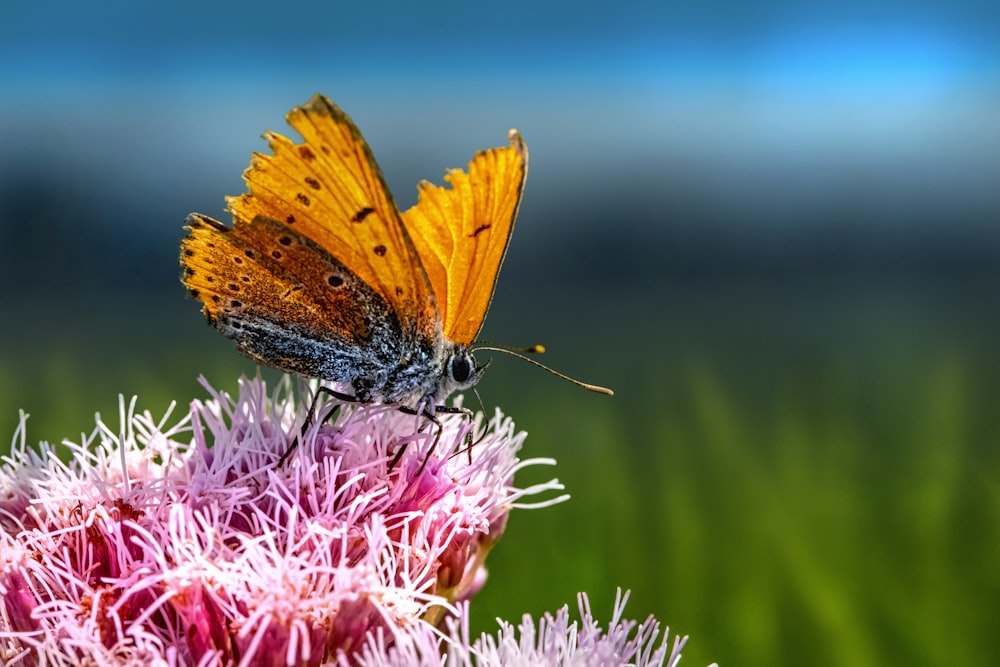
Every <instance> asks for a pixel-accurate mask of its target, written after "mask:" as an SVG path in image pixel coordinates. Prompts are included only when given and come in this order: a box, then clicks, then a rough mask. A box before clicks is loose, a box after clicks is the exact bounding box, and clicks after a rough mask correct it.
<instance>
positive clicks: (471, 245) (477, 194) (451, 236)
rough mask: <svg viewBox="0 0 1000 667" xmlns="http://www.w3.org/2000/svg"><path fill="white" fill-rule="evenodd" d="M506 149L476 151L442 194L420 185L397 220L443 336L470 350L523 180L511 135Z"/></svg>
mask: <svg viewBox="0 0 1000 667" xmlns="http://www.w3.org/2000/svg"><path fill="white" fill-rule="evenodd" d="M508 137H509V140H510V145H509V146H506V147H503V148H491V149H489V150H486V151H480V152H479V153H477V154H476V156H475V157H474V158H473V159H472V161H471V162H470V163H469V168H468V172H464V171H462V170H461V169H454V170H451V171H450V172H449V173H448V174H446V175H445V180H446V181H448V183H449V184H450V185H451V187H450V188H448V187H441V186H435V185H432V184H430V183H427V182H424V183H421V184H420V185H419V186H418V190H419V193H420V198H419V200H418V201H417V204H416V205H415V206H413V207H412V208H410V209H409V210H408V211H406V212H405V213H403V222H404V224H405V225H406V228H407V230H408V231H409V233H410V236H411V237H412V238H413V243H414V245H415V246H416V248H417V252H418V254H419V255H420V258H421V260H422V262H423V265H424V268H425V270H426V271H427V276H428V278H429V279H430V282H431V285H432V286H433V289H434V293H435V295H436V296H437V302H438V309H439V311H440V314H441V321H442V328H443V331H444V334H445V336H446V337H447V338H449V339H450V340H452V341H454V342H456V343H461V344H469V343H471V342H472V341H473V340H474V339H475V337H476V336H477V335H478V334H479V330H480V329H481V328H482V325H483V321H484V320H485V318H486V311H487V310H488V309H489V306H490V301H491V300H492V298H493V291H494V288H495V286H496V280H497V275H498V273H499V271H500V265H501V264H502V263H503V258H504V255H505V254H506V252H507V245H508V243H509V242H510V235H511V232H512V231H513V230H514V221H515V219H516V218H517V211H518V208H519V207H520V204H521V195H522V193H523V191H524V183H525V179H526V178H527V176H528V149H527V147H526V146H525V144H524V139H523V138H522V137H521V135H520V134H519V133H518V132H517V130H511V131H510V132H509V133H508Z"/></svg>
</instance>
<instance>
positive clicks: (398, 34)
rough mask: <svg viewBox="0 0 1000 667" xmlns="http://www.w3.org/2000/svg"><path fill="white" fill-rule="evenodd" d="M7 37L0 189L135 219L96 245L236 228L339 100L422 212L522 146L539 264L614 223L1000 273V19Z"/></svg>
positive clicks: (589, 6)
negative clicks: (273, 162)
mask: <svg viewBox="0 0 1000 667" xmlns="http://www.w3.org/2000/svg"><path fill="white" fill-rule="evenodd" d="M2 16H3V21H2V24H3V39H0V90H2V94H0V132H3V135H4V137H5V149H4V151H2V152H0V182H2V183H6V186H7V187H8V189H9V190H10V192H11V193H13V194H12V195H11V196H12V197H13V198H14V200H17V201H19V200H18V199H17V197H18V196H19V195H18V193H19V192H22V191H23V190H24V189H25V184H27V185H29V186H30V183H31V179H32V178H34V176H32V174H35V173H42V174H56V175H57V182H58V183H59V185H60V188H62V189H63V190H65V191H66V192H68V193H76V192H83V193H86V195H87V196H88V197H92V198H93V202H92V204H91V208H95V207H98V206H100V207H101V208H104V209H108V208H110V209H113V210H115V211H118V213H117V215H115V216H111V217H107V216H102V217H94V219H93V220H89V221H87V222H86V224H84V225H83V228H84V229H87V230H95V233H100V230H101V229H113V228H114V227H115V225H116V224H129V225H136V224H139V225H140V229H142V230H143V231H144V233H148V234H151V235H152V237H154V238H155V237H157V235H160V236H163V235H167V234H170V235H176V234H179V231H178V230H179V225H176V224H174V223H175V222H176V220H177V219H181V218H182V217H183V215H184V214H185V213H186V212H188V211H189V210H204V211H206V212H208V213H215V214H220V215H221V213H222V212H221V208H222V195H223V194H227V193H237V192H239V191H241V189H242V185H241V183H240V179H239V174H240V172H241V171H242V169H243V168H244V167H245V165H246V164H247V160H248V157H249V153H250V151H252V150H261V149H263V144H262V142H261V141H260V139H259V135H260V133H261V131H263V130H264V129H268V128H269V129H275V130H279V131H281V130H283V128H284V123H283V121H282V117H283V115H284V113H285V112H286V111H287V110H288V109H289V108H290V107H291V106H294V105H296V104H300V103H302V102H304V101H305V100H306V99H308V97H309V96H310V95H311V94H312V93H313V92H316V91H322V92H324V93H326V94H327V95H329V96H330V97H332V98H333V99H334V100H335V101H337V102H338V103H339V104H340V105H341V106H343V107H344V108H345V109H346V110H347V111H348V112H349V113H350V114H351V115H352V116H353V117H354V119H355V121H357V123H358V124H359V125H360V126H361V128H362V130H363V131H364V132H365V135H366V137H367V138H368V139H369V141H370V142H371V143H372V146H373V148H374V150H375V153H376V156H377V157H378V158H379V160H380V163H381V164H382V167H383V169H384V170H385V171H386V174H387V178H388V180H389V183H390V186H391V187H392V189H393V191H394V193H395V194H396V197H397V200H398V201H400V203H401V204H403V205H406V204H408V203H410V202H411V201H412V199H413V197H414V193H415V190H414V184H415V183H416V181H417V180H419V179H421V178H428V179H431V180H437V179H439V178H440V175H441V174H442V173H443V171H444V169H445V168H446V167H454V166H461V165H463V164H464V163H465V161H466V160H467V159H468V157H469V156H470V155H471V154H472V152H473V151H475V150H477V149H479V148H484V147H486V146H489V145H494V144H497V143H503V140H504V136H505V134H504V133H505V131H506V129H507V128H508V127H511V126H516V127H518V128H519V129H520V130H521V131H522V132H523V133H524V135H525V137H526V138H527V141H528V145H529V148H530V149H531V153H532V175H531V178H530V180H529V186H528V192H527V199H526V202H525V208H524V209H523V213H522V216H523V219H527V220H530V221H531V222H530V224H525V225H524V226H523V227H524V228H526V230H528V231H524V232H519V236H520V235H521V234H526V235H528V236H529V239H530V238H531V235H532V234H535V235H536V236H535V238H534V242H535V243H536V244H541V243H543V242H544V241H545V239H546V238H548V237H547V236H546V235H547V234H548V235H550V236H551V235H558V234H562V233H563V230H564V229H565V228H566V226H567V225H575V226H576V229H577V230H578V231H579V233H580V234H581V235H584V236H586V235H587V234H588V233H591V232H593V234H594V235H595V236H594V238H595V239H597V241H595V242H597V243H599V242H600V233H601V231H602V230H603V229H605V228H606V227H607V218H608V216H609V215H612V214H614V212H618V214H619V218H620V219H616V220H615V224H616V225H619V226H621V225H624V226H627V227H630V228H634V229H635V230H637V232H639V233H642V234H647V233H648V234H650V235H651V236H650V238H651V239H652V240H651V241H650V244H654V245H655V244H656V243H662V244H664V245H665V246H667V247H670V248H674V247H685V245H684V244H688V245H687V247H690V248H701V247H703V246H711V244H712V243H715V242H716V239H719V238H724V239H729V242H730V243H734V244H735V246H737V247H755V246H754V243H756V244H761V245H762V246H763V247H764V248H765V250H767V251H769V252H772V251H773V252H775V253H778V254H779V255H780V254H781V253H784V252H786V251H787V252H793V251H792V250H789V248H790V245H789V244H792V245H794V244H797V243H802V242H805V243H810V242H813V240H816V241H815V242H816V243H820V242H821V241H822V239H824V238H826V237H828V236H830V235H835V234H838V233H841V232H843V233H844V234H854V235H856V236H857V237H858V238H859V239H860V240H859V244H861V245H863V243H865V242H867V240H869V239H872V238H874V239H881V241H879V242H878V243H881V244H882V245H880V246H879V247H895V246H894V244H896V245H898V243H897V238H896V237H897V236H900V235H901V236H904V237H905V238H906V239H918V240H920V239H923V240H922V241H920V242H921V243H925V244H927V245H928V247H941V245H940V242H939V241H940V238H939V237H940V236H941V235H948V236H949V238H952V237H954V238H961V239H964V240H962V241H961V242H962V243H965V244H966V245H968V246H969V247H976V248H978V249H982V248H983V247H987V248H995V249H996V251H997V255H998V257H1000V231H997V230H995V229H994V228H995V227H997V225H996V224H995V221H996V219H997V218H998V216H1000V194H997V191H998V190H1000V188H997V187H996V185H995V184H996V183H997V182H998V181H1000V39H998V37H1000V4H998V3H996V2H993V3H986V2H967V1H966V2H961V1H960V2H944V1H941V2H912V1H911V2H874V3H872V2H860V1H849V2H821V3H802V2H758V3H745V2H735V1H732V2H719V1H716V2H708V3H704V2H703V3H672V2H647V3H642V2H575V3H569V2H549V3H539V2H531V1H527V0H516V1H511V2H505V3H503V4H502V5H501V4H489V3H484V4H478V3H464V2H449V3H436V4H435V3H361V2H358V3H343V2H340V3H338V2H323V3H317V2H303V3H296V4H294V5H284V4H282V3H262V2H243V3H212V2H190V1H178V2H170V3H159V4H152V3H136V2H126V1H115V2H99V3H77V2H73V3H71V2H49V3H45V2H27V1H23V0H8V2H6V3H5V4H4V8H3V10H2ZM76 196H77V195H75V194H67V195H65V197H64V200H66V201H69V200H71V199H72V198H73V197H76ZM0 203H2V201H0ZM18 206H20V204H18ZM6 210H7V212H6V213H5V210H4V209H2V208H0V216H6V217H8V218H9V217H10V215H12V214H11V213H10V212H9V211H10V210H16V211H18V215H23V214H24V213H23V211H24V210H25V209H24V208H23V206H22V207H21V208H17V207H16V206H15V207H13V208H12V207H8V208H7V209H6ZM29 210H30V207H29ZM132 212H144V213H146V212H152V213H153V214H152V215H149V214H145V215H142V216H141V218H142V219H141V221H140V222H136V221H135V219H136V217H137V213H132ZM29 215H33V214H31V213H29ZM53 215H54V213H53ZM532 219H533V220H532ZM164 230H170V231H169V232H166V231H164ZM720 234H721V235H720ZM922 235H923V236H922ZM171 239H172V237H171ZM734 239H735V240H734ZM747 240H752V241H753V243H750V244H749V246H743V245H741V244H743V242H744V241H747ZM152 242H155V243H159V244H161V245H168V244H166V243H165V241H163V239H162V238H155V240H154V241H151V243H152ZM529 242H530V241H529ZM914 242H916V241H914ZM0 244H3V238H2V237H0ZM699 244H701V245H699ZM935 244H936V245H935ZM946 245H947V244H946ZM859 247H860V246H859ZM0 250H2V248H0ZM691 252H692V253H694V254H697V253H698V252H700V251H698V250H692V251H691Z"/></svg>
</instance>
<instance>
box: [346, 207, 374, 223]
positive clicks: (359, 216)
mask: <svg viewBox="0 0 1000 667" xmlns="http://www.w3.org/2000/svg"><path fill="white" fill-rule="evenodd" d="M374 212H375V209H373V208H372V207H371V206H365V207H364V208H362V209H360V210H358V212H357V213H355V214H354V215H352V216H351V222H363V221H364V219H365V218H367V217H368V216H369V215H371V214H372V213H374Z"/></svg>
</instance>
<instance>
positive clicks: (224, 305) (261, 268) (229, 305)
mask: <svg viewBox="0 0 1000 667" xmlns="http://www.w3.org/2000/svg"><path fill="white" fill-rule="evenodd" d="M187 229H188V230H189V234H188V236H187V237H185V238H184V240H183V241H182V242H181V266H182V269H183V274H182V276H181V279H182V281H183V282H184V284H185V285H186V286H187V287H188V288H189V289H190V290H191V292H192V293H193V294H194V295H195V296H196V297H197V298H198V299H200V300H201V301H202V302H203V303H204V307H203V310H204V312H205V314H206V315H207V316H208V319H209V321H210V322H212V324H213V325H215V326H216V327H217V328H218V329H219V330H220V331H222V332H223V333H224V334H225V335H226V336H228V337H229V338H232V339H233V340H235V341H236V344H237V346H238V348H239V349H240V351H242V352H243V353H244V354H247V355H248V356H250V357H251V358H254V359H256V360H258V361H261V362H263V363H265V364H267V365H270V366H274V367H276V368H279V369H281V370H284V371H290V372H296V373H301V374H303V375H307V376H309V377H321V378H324V379H328V380H337V381H342V382H352V381H355V380H356V379H357V378H359V377H377V375H378V373H379V369H384V368H386V367H387V366H388V365H389V364H391V363H395V361H396V359H398V354H399V349H398V348H399V340H400V339H399V335H400V331H399V323H398V320H397V319H396V316H395V314H394V313H393V311H392V309H391V308H390V306H389V304H388V303H386V301H385V300H384V299H382V297H381V296H380V295H379V294H377V293H376V292H375V291H374V290H372V289H371V288H370V287H369V286H368V285H366V284H365V283H364V282H363V281H361V279H360V278H358V276H356V275H355V274H354V273H353V272H351V271H350V270H349V269H348V268H347V267H346V266H344V265H343V264H342V263H340V262H339V261H338V260H337V259H336V258H334V257H332V256H331V255H330V254H329V253H327V252H326V251H325V250H324V249H323V248H320V247H318V246H317V244H316V243H315V242H313V241H312V240H311V239H309V238H308V237H306V236H304V235H303V234H300V233H298V232H297V231H295V230H294V229H291V228H290V227H288V226H286V225H284V224H282V223H280V222H278V221H275V220H270V219H268V218H263V217H257V218H254V219H253V220H251V221H249V222H242V221H241V222H240V224H237V225H236V226H235V227H234V228H229V227H226V226H225V225H223V224H222V223H220V222H217V221H215V220H212V219H211V218H207V217H205V216H201V215H198V214H192V215H191V216H189V217H188V220H187Z"/></svg>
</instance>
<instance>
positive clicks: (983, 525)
mask: <svg viewBox="0 0 1000 667" xmlns="http://www.w3.org/2000/svg"><path fill="white" fill-rule="evenodd" d="M0 15H2V19H3V20H2V23H3V26H4V27H3V39H2V40H0V137H2V142H3V143H2V149H0V278H2V280H3V284H5V285H7V289H6V291H5V292H4V293H3V295H2V297H0V299H2V312H3V326H2V327H0V433H4V434H7V435H6V436H4V437H9V436H11V435H12V434H13V432H14V428H15V425H16V423H17V418H18V409H24V410H25V411H27V412H29V413H30V414H31V419H30V421H29V428H28V437H29V439H30V440H34V441H37V440H42V439H45V440H60V439H62V438H64V437H70V438H74V439H76V438H78V437H79V433H80V432H81V431H89V430H90V429H91V428H92V425H93V413H94V412H95V411H98V410H99V411H101V413H102V415H103V416H104V418H106V419H107V420H108V421H110V422H111V423H116V420H117V407H116V405H117V395H118V394H119V393H124V394H126V395H132V394H138V396H139V401H140V402H139V405H140V407H141V408H145V409H149V410H150V411H152V412H153V413H154V414H159V413H162V412H163V410H164V409H165V408H166V407H167V404H168V403H169V401H171V400H175V399H176V400H178V401H180V403H181V405H182V406H183V405H184V404H186V403H187V402H188V401H190V400H191V399H193V398H199V397H204V395H205V394H204V390H203V389H202V388H201V387H200V386H199V385H198V384H197V382H196V378H197V376H198V375H199V374H204V375H205V376H206V377H207V378H208V379H209V381H210V382H212V383H213V384H214V385H215V386H216V387H220V388H224V389H229V390H232V389H235V386H236V379H237V377H238V376H239V374H240V373H241V372H246V373H254V372H256V371H255V369H254V367H253V365H252V364H250V363H248V362H246V361H244V360H243V359H242V358H241V357H239V355H237V354H236V352H235V351H234V350H233V348H232V345H231V344H230V343H229V342H228V341H226V340H224V339H223V338H222V337H221V336H219V335H218V334H216V333H215V332H214V331H213V330H212V329H211V328H209V327H208V326H206V325H205V322H204V318H203V317H202V316H201V315H200V314H199V312H198V311H199V308H198V304H196V303H194V302H192V301H190V300H186V299H185V297H184V294H183V290H182V289H181V286H180V284H179V283H178V273H179V272H178V268H177V252H178V249H177V245H178V242H179V240H180V238H181V235H182V230H181V226H182V223H183V220H184V217H185V216H186V215H187V214H188V213H190V212H192V211H199V212H202V213H206V214H209V215H212V216H215V217H219V218H220V219H227V217H226V215H225V214H224V212H223V208H224V201H223V196H224V195H227V194H239V193H241V192H243V184H242V182H241V179H240V174H241V172H242V170H243V169H244V168H245V167H246V165H247V164H248V161H249V157H250V153H251V152H252V151H255V150H257V151H263V150H266V146H265V144H264V142H263V141H262V140H260V138H259V135H260V133H261V132H262V131H264V130H265V129H273V130H277V131H282V132H287V131H288V130H287V128H286V127H285V124H284V121H283V117H284V114H285V112H286V111H287V110H288V109H290V108H291V107H292V106H295V105H297V104H301V103H303V102H305V101H306V100H307V99H308V98H309V97H310V96H311V95H312V94H313V93H314V92H317V91H321V92H323V93H325V94H327V95H328V96H330V97H331V98H332V99H334V100H335V101H336V102H337V103H338V104H339V105H340V106H342V107H343V108H344V109H345V110H346V111H347V112H348V113H350V114H351V115H352V116H353V118H354V119H355V121H356V122H357V123H358V125H359V126H360V127H361V129H362V130H363V131H364V133H365V136H366V137H367V139H368V140H369V142H370V144H371V145H372V148H373V150H374V152H375V154H376V155H377V156H378V158H379V162H380V164H381V166H382V168H383V170H384V172H385V174H386V177H387V179H388V181H389V184H390V187H391V189H392V190H393V192H394V194H395V196H396V200H397V202H398V203H399V204H400V206H401V207H406V206H409V205H411V204H412V203H414V201H415V199H416V190H415V187H414V186H415V184H416V183H417V181H418V180H420V179H422V178H426V179H429V180H433V181H436V182H440V178H441V176H442V175H443V173H444V170H445V168H446V167H461V166H464V165H465V164H466V162H467V161H468V159H469V158H470V157H471V156H472V154H473V152H474V151H475V150H477V149H481V148H486V147H488V146H495V145H503V144H504V143H505V141H506V134H505V132H506V130H507V128H508V127H517V128H519V129H520V130H521V131H522V133H523V134H524V136H525V138H526V140H527V143H528V146H529V148H530V150H531V160H532V162H531V175H530V178H529V180H528V185H527V190H526V195H525V199H524V204H523V207H522V213H521V217H520V220H519V224H518V228H517V231H516V233H515V234H514V237H513V242H512V245H511V248H510V252H509V254H508V260H507V263H506V265H505V266H504V270H503V272H502V277H501V279H500V282H499V286H498V289H497V294H496V298H495V300H494V302H493V306H492V309H491V313H490V317H489V320H488V322H487V325H486V329H485V332H484V337H485V338H487V339H490V340H496V341H501V342H504V343H508V344H513V345H527V344H532V343H544V344H546V346H547V347H548V348H549V351H550V352H549V354H548V355H546V356H547V359H546V361H547V362H548V363H550V364H551V365H553V366H554V367H556V368H558V369H559V370H562V371H564V372H567V373H569V374H571V375H574V376H577V377H579V378H581V379H584V380H587V381H591V382H597V383H601V384H607V385H609V386H611V387H613V388H614V389H615V390H616V392H617V395H616V396H615V397H614V398H608V397H604V396H596V395H592V394H588V393H586V392H583V391H580V390H579V389H577V388H575V387H573V386H572V385H569V384H567V383H563V382H561V381H558V380H557V379H555V378H553V377H551V376H549V375H547V374H544V373H540V372H539V371H538V370H537V369H534V368H532V367H530V366H528V365H526V364H521V363H519V362H517V361H516V360H512V359H506V358H499V359H496V360H495V362H494V363H493V365H492V366H491V367H490V371H489V373H488V375H487V377H486V378H485V380H484V381H483V383H482V384H481V385H480V387H481V392H482V395H483V400H484V402H485V403H486V405H487V406H495V405H496V406H500V407H502V408H503V409H504V410H505V411H506V412H508V413H509V414H511V415H512V416H513V417H514V419H515V420H516V422H517V423H518V425H519V427H521V428H523V429H526V430H527V431H528V433H529V437H528V440H527V444H526V450H525V455H526V456H532V457H534V456H552V457H555V458H557V459H558V460H559V467H558V468H556V474H557V475H558V476H559V477H560V479H561V480H562V481H563V482H564V483H565V484H566V486H567V487H568V490H569V492H570V493H571V494H572V495H573V499H572V500H571V501H570V502H569V503H566V504H564V505H561V506H558V507H555V508H550V509H546V510H539V511H531V512H528V511H522V512H518V513H515V515H514V516H513V517H512V520H511V522H510V524H509V528H508V532H507V535H506V536H505V538H504V540H502V541H501V543H500V544H499V545H498V547H497V548H496V550H495V551H494V552H493V554H491V557H490V564H491V580H490V582H489V583H488V584H487V586H486V588H485V589H484V591H483V592H482V594H481V595H480V596H479V597H478V598H477V599H476V600H475V603H474V605H473V607H472V611H473V630H474V631H475V632H479V631H484V630H492V629H494V628H495V627H496V626H495V621H494V619H495V617H497V616H500V617H503V618H505V619H508V620H510V621H512V622H517V621H518V620H519V618H520V615H521V614H522V613H531V614H535V615H537V614H539V613H541V612H543V611H546V610H553V611H554V610H555V609H557V608H558V607H559V606H561V605H563V604H565V603H567V602H568V603H571V605H572V604H573V603H574V599H575V595H576V593H577V592H578V591H586V592H587V593H589V594H590V596H591V601H592V604H593V606H594V609H595V612H596V613H597V615H598V616H599V617H600V618H605V619H606V618H608V617H609V616H610V612H611V604H612V600H613V598H614V594H615V588H616V587H619V586H620V587H623V588H628V589H631V590H632V599H631V602H630V605H629V608H628V610H627V612H626V616H629V617H633V618H644V617H645V616H646V615H648V614H655V615H656V617H657V618H658V619H659V620H660V621H662V622H663V623H666V624H669V625H670V627H671V631H673V632H679V633H682V634H689V635H690V636H691V639H690V641H689V643H688V646H687V650H685V652H684V653H685V658H684V660H683V663H682V664H685V665H705V664H707V663H709V662H711V661H719V662H720V664H723V665H801V664H810V665H854V666H857V665H886V664H907V665H981V664H997V663H1000V647H998V644H997V643H996V638H995V634H996V623H997V619H998V618H1000V566H998V563H1000V531H998V521H1000V509H998V502H1000V453H998V447H997V444H998V442H1000V411H998V403H1000V351H998V349H997V344H996V343H997V340H996V339H997V335H996V334H997V331H998V329H997V327H998V324H1000V300H998V299H997V294H998V289H1000V187H998V185H997V183H998V179H1000V40H998V38H1000V6H998V5H997V4H996V3H987V2H981V3H979V2H973V1H971V0H957V1H956V0H951V1H948V2H946V1H945V0H938V1H928V2H914V1H913V0H898V1H887V2H874V3H873V2H861V1H860V0H840V1H839V2H817V3H808V4H806V3H794V2H783V1H781V0H765V1H764V2H759V3H742V2H735V1H732V0H730V1H728V2H727V1H718V0H717V1H710V2H703V3H674V2H649V3H643V2H635V1H630V0H621V1H618V2H587V1H586V0H584V1H582V2H573V3H570V2H550V3H545V2H536V1H532V2H527V1H524V0H511V1H509V2H506V3H503V4H498V5H494V4H489V3H484V4H483V5H481V6H480V5H473V4H472V3H460V2H445V3H419V4H417V3H388V4H385V3H383V4H378V5H376V4H374V3H373V4H370V5H363V4H362V3H355V4H348V3H332V2H324V3H318V2H300V3H296V4H295V5H282V6H279V4H278V3H264V2H242V3H238V4H237V3H232V4H230V5H228V6H227V5H225V4H223V3H217V4H213V3H203V2H191V1H189V0H175V1H174V2H170V3H158V4H155V5H154V4H141V3H134V2H126V1H124V0H122V1H117V2H111V1H109V2H102V3H70V2H65V3H58V2H48V3H46V2H27V1H25V0H7V2H5V3H4V6H3V9H2V10H0ZM545 472H546V474H548V473H551V470H548V471H545ZM538 475H539V476H544V475H542V474H541V473H538ZM519 481H520V482H522V483H523V484H528V483H530V482H532V481H535V480H534V479H533V478H532V477H531V476H530V475H526V476H525V478H524V479H523V480H519Z"/></svg>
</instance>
